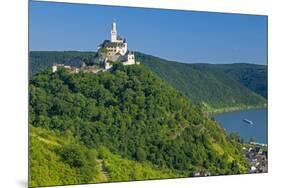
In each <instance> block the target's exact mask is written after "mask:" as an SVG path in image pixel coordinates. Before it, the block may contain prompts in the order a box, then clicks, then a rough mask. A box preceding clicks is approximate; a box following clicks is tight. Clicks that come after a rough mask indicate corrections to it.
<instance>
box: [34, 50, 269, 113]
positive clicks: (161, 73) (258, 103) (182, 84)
mask: <svg viewBox="0 0 281 188" xmlns="http://www.w3.org/2000/svg"><path fill="white" fill-rule="evenodd" d="M135 55H136V58H137V59H138V60H139V61H141V63H142V64H144V65H145V66H146V67H148V68H149V69H150V70H151V71H152V72H154V73H155V74H156V75H157V76H158V77H160V78H161V79H163V80H165V81H166V82H167V83H169V84H171V85H172V86H173V87H174V88H176V89H178V90H179V91H181V92H182V93H183V94H185V95H186V96H188V97H189V98H190V99H191V100H192V101H193V102H194V103H197V104H199V105H201V106H203V109H205V110H206V111H216V110H228V109H230V110H231V109H239V108H248V107H262V106H264V105H266V103H267V101H266V98H267V67H266V66H263V65H254V64H228V65H214V64H184V63H178V62H171V61H167V60H164V59H161V58H157V57H154V56H150V55H146V54H142V53H136V54H135ZM94 57H95V53H93V52H30V70H31V72H30V73H31V75H32V74H35V73H38V72H40V71H42V70H46V68H49V67H51V65H52V64H54V63H64V64H70V63H71V61H72V60H73V59H74V60H75V59H76V60H77V59H80V60H85V61H86V63H87V62H88V63H92V62H94Z"/></svg>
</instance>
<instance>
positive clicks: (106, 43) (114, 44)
mask: <svg viewBox="0 0 281 188" xmlns="http://www.w3.org/2000/svg"><path fill="white" fill-rule="evenodd" d="M123 46H125V44H124V43H122V42H111V41H109V40H105V41H104V42H103V43H102V44H101V45H100V47H103V48H110V47H123Z"/></svg>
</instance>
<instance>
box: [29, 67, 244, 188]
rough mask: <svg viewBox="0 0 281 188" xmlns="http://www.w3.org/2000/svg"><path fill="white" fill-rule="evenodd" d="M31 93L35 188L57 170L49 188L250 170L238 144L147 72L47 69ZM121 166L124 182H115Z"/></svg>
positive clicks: (133, 69)
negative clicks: (38, 175)
mask: <svg viewBox="0 0 281 188" xmlns="http://www.w3.org/2000/svg"><path fill="white" fill-rule="evenodd" d="M29 89H30V94H29V98H30V106H29V110H30V112H29V123H30V127H31V131H33V132H34V134H33V133H31V134H30V136H31V148H30V159H31V163H30V164H31V165H30V168H31V169H30V179H31V183H33V184H32V185H33V186H35V185H38V182H39V180H38V181H37V180H36V177H37V175H36V176H35V174H36V173H39V172H40V173H41V176H44V175H46V174H49V173H51V172H53V171H52V170H54V171H55V172H54V175H53V176H50V177H49V178H50V179H48V182H49V185H51V184H61V183H68V184H69V183H70V184H72V183H74V184H75V183H87V182H98V181H104V180H105V179H106V178H110V179H109V180H108V181H119V180H136V179H139V178H140V179H142V178H157V177H183V176H184V177H185V176H193V174H194V173H196V172H200V173H203V174H209V173H210V174H211V175H218V174H237V173H244V172H246V171H247V163H246V161H245V160H244V157H243V154H242V151H241V145H240V144H239V143H238V142H237V140H236V139H233V138H230V137H228V136H227V135H226V133H225V131H224V130H223V129H222V128H221V127H220V126H219V125H218V124H217V123H216V122H214V121H212V120H211V119H209V118H208V117H207V116H206V115H204V113H203V112H202V111H201V109H200V108H199V107H198V106H196V105H193V104H192V102H191V101H190V100H189V99H188V98H187V97H186V96H185V95H183V94H182V93H181V92H179V91H177V90H175V89H174V88H173V87H172V86H170V85H169V84H167V83H166V82H165V81H163V80H161V79H159V78H158V77H157V76H155V75H154V74H153V73H152V72H151V71H150V70H148V69H147V68H146V67H145V66H144V65H132V66H122V65H118V64H117V65H115V67H114V70H113V71H112V72H102V73H98V74H91V73H79V74H71V73H68V72H67V71H66V70H63V69H62V70H60V71H58V72H56V73H51V72H50V70H45V71H43V72H40V73H39V74H36V75H34V76H33V77H31V79H30V88H29ZM35 127H37V128H36V129H35ZM37 129H38V130H37ZM40 130H42V132H43V133H45V134H46V135H45V136H42V135H41V136H40V134H41V133H40ZM36 131H37V132H36ZM38 131H39V133H40V134H39V133H38ZM49 133H51V134H50V137H49ZM52 134H54V135H53V136H52ZM38 135H39V136H38ZM58 135H59V136H58ZM46 136H47V138H46ZM64 136H65V137H69V139H66V138H64ZM60 138H62V139H63V142H61V141H60ZM68 140H69V141H68ZM73 140H74V141H73ZM39 142H43V143H45V144H46V146H45V145H41V144H39ZM73 142H74V143H75V144H72V143H73ZM33 143H35V144H33ZM36 143H37V144H36ZM99 148H104V149H103V150H105V151H106V152H99V151H98V150H99ZM40 151H42V152H40ZM95 153H96V154H95ZM99 153H102V154H101V155H100V156H99ZM104 153H105V154H104ZM106 153H107V154H106ZM106 155H112V156H113V157H108V156H106ZM69 156H71V157H69ZM101 160H103V161H101ZM106 161H107V162H106ZM101 162H103V163H104V168H105V169H106V170H105V171H106V173H105V174H103V175H102V174H101V173H100V171H101V169H100V168H99V167H98V165H99V163H101ZM122 162H123V163H125V164H126V170H127V171H125V172H124V177H123V176H119V175H116V173H117V174H118V173H121V172H123V171H124V170H122V166H123V165H120V164H122ZM50 163H51V164H50ZM38 164H40V166H38ZM111 164H112V165H111ZM118 164H119V165H118ZM125 164H124V165H125ZM54 166H60V167H61V168H62V169H63V170H62V171H56V169H54V168H53V167H54ZM135 168H140V169H139V170H137V171H135ZM102 171H103V170H102ZM134 171H135V172H139V174H137V175H136V174H135V175H132V173H133V172H134ZM144 171H149V172H147V173H146V172H144ZM163 172H165V173H163ZM65 173H68V174H72V175H73V176H70V178H69V179H67V178H65V177H64V174H65ZM126 173H128V174H126ZM77 174H78V176H76V175H77ZM147 174H148V175H147ZM104 176H105V177H104ZM71 177H72V178H71ZM74 177H77V178H74ZM46 181H47V180H46Z"/></svg>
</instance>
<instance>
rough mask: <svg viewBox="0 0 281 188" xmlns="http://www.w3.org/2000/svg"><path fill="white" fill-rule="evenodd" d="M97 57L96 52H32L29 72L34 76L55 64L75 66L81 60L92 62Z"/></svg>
mask: <svg viewBox="0 0 281 188" xmlns="http://www.w3.org/2000/svg"><path fill="white" fill-rule="evenodd" d="M95 55H96V53H95V52H79V51H31V52H30V53H29V71H30V74H31V75H34V74H36V73H38V72H40V71H42V70H45V69H47V68H50V67H51V66H52V65H53V64H55V63H62V64H66V65H73V64H75V63H78V62H79V60H80V61H81V60H84V59H87V60H91V59H93V58H94V56H95Z"/></svg>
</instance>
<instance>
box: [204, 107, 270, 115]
mask: <svg viewBox="0 0 281 188" xmlns="http://www.w3.org/2000/svg"><path fill="white" fill-rule="evenodd" d="M266 107H267V104H264V105H255V106H247V105H245V106H234V107H225V108H209V109H203V111H204V112H206V113H207V114H209V115H211V116H212V115H215V114H220V113H226V112H235V111H240V110H251V109H262V108H266Z"/></svg>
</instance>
